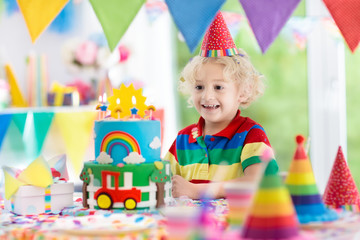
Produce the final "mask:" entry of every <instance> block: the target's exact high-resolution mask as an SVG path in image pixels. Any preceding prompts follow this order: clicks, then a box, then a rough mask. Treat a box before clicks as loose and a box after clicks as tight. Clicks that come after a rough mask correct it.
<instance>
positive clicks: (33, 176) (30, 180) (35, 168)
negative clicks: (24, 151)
mask: <svg viewBox="0 0 360 240" xmlns="http://www.w3.org/2000/svg"><path fill="white" fill-rule="evenodd" d="M17 179H18V180H20V181H22V182H24V183H27V184H29V185H33V186H37V187H43V188H45V187H47V186H49V185H50V184H53V178H52V174H51V170H50V167H49V164H48V163H47V162H46V161H45V160H44V158H43V157H41V156H40V157H38V158H37V159H35V160H34V161H32V162H31V163H30V165H29V166H28V167H27V168H26V169H25V170H24V171H22V172H21V173H20V174H19V176H18V177H17Z"/></svg>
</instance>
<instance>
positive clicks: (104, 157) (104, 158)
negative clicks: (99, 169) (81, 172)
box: [96, 152, 114, 164]
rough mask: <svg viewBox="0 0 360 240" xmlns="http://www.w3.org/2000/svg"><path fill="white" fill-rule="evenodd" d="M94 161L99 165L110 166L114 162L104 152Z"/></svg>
mask: <svg viewBox="0 0 360 240" xmlns="http://www.w3.org/2000/svg"><path fill="white" fill-rule="evenodd" d="M96 161H97V162H98V163H99V164H110V163H112V162H113V161H114V160H113V159H112V158H111V157H110V156H109V155H108V154H107V153H106V152H101V153H100V155H99V156H98V157H97V158H96Z"/></svg>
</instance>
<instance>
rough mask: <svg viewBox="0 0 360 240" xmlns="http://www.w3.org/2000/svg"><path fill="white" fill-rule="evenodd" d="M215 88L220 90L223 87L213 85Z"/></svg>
mask: <svg viewBox="0 0 360 240" xmlns="http://www.w3.org/2000/svg"><path fill="white" fill-rule="evenodd" d="M215 89H216V90H221V89H224V87H223V86H219V85H218V86H215Z"/></svg>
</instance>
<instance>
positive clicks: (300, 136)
mask: <svg viewBox="0 0 360 240" xmlns="http://www.w3.org/2000/svg"><path fill="white" fill-rule="evenodd" d="M304 141H305V138H304V136H303V135H297V136H296V142H297V144H303V143H304Z"/></svg>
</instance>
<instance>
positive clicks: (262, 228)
mask: <svg viewBox="0 0 360 240" xmlns="http://www.w3.org/2000/svg"><path fill="white" fill-rule="evenodd" d="M240 239H304V238H302V237H300V235H299V222H298V219H297V217H296V212H295V209H294V206H293V204H292V201H291V197H290V194H289V192H288V190H287V189H286V187H285V185H284V184H283V183H282V180H281V177H280V176H279V175H278V174H277V173H274V172H273V171H271V169H270V168H269V165H268V167H267V168H266V170H265V173H264V176H263V177H262V179H261V181H260V185H259V188H258V190H257V192H256V193H255V196H254V199H253V203H252V207H251V209H250V212H249V215H248V217H247V219H246V221H245V224H244V226H243V229H242V232H241V238H240Z"/></svg>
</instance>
